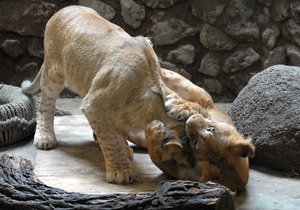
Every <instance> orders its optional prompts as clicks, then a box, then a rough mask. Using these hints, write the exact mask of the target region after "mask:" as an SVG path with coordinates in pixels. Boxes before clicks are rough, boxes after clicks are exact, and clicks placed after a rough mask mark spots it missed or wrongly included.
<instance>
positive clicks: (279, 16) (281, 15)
mask: <svg viewBox="0 0 300 210" xmlns="http://www.w3.org/2000/svg"><path fill="white" fill-rule="evenodd" d="M289 7H290V4H289V0H273V1H272V4H271V12H270V13H271V18H272V19H273V20H274V21H277V22H279V21H283V20H285V19H286V18H287V17H288V16H289Z"/></svg>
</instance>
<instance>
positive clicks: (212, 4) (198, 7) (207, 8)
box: [191, 0, 226, 25]
mask: <svg viewBox="0 0 300 210" xmlns="http://www.w3.org/2000/svg"><path fill="white" fill-rule="evenodd" d="M191 6H192V13H193V15H195V16H196V17H198V18H199V19H200V20H202V21H204V22H207V23H209V24H211V25H213V24H214V23H215V22H216V21H217V18H218V17H219V16H220V15H221V14H222V13H223V10H224V7H225V6H226V1H223V0H214V1H211V0H202V1H192V2H191Z"/></svg>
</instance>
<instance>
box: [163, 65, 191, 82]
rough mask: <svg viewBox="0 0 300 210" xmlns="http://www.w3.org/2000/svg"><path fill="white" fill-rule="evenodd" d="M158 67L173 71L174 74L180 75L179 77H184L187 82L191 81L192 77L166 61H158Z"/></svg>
mask: <svg viewBox="0 0 300 210" xmlns="http://www.w3.org/2000/svg"><path fill="white" fill-rule="evenodd" d="M160 66H161V67H162V68H165V69H168V70H172V71H175V72H176V73H178V74H180V75H181V76H184V77H185V78H187V79H188V80H191V79H192V75H191V74H190V73H188V72H187V71H186V70H184V69H182V68H178V67H177V66H176V65H175V64H173V63H170V62H167V61H160Z"/></svg>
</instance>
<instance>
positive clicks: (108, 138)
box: [81, 98, 137, 184]
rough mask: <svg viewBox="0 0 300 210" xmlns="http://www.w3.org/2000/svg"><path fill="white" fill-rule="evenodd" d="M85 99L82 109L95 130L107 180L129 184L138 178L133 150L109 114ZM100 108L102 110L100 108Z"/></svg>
mask: <svg viewBox="0 0 300 210" xmlns="http://www.w3.org/2000/svg"><path fill="white" fill-rule="evenodd" d="M87 101H88V99H86V98H85V99H84V102H83V104H82V106H81V110H82V111H83V112H84V114H85V115H86V117H87V119H88V121H89V123H90V126H91V127H92V129H93V132H94V133H95V135H96V136H97V140H98V142H99V145H100V148H101V150H102V153H103V156H104V159H105V165H106V181H107V182H109V183H116V184H128V183H132V182H134V181H135V180H136V179H137V175H136V173H135V170H134V168H133V166H132V163H131V159H132V150H130V149H129V148H128V145H127V143H126V141H125V138H124V136H122V135H121V134H120V133H119V132H118V130H117V129H116V128H115V126H114V123H113V121H112V120H110V117H109V115H107V114H105V112H102V111H101V108H100V107H99V106H97V107H96V108H95V107H92V104H93V103H89V102H87ZM99 109H100V110H99Z"/></svg>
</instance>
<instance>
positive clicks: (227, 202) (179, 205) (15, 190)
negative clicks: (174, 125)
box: [0, 154, 236, 210]
mask: <svg viewBox="0 0 300 210" xmlns="http://www.w3.org/2000/svg"><path fill="white" fill-rule="evenodd" d="M0 209H1V210H8V209H14V210H18V209H24V210H32V209H38V210H44V209H45V210H48V209H90V210H95V209H204V210H205V209H224V210H230V209H236V198H235V193H233V192H231V191H230V190H229V189H228V188H226V187H223V186H221V185H218V184H215V183H198V182H191V181H180V180H177V181H167V182H164V183H163V184H162V186H161V187H160V188H159V189H158V190H157V191H155V192H150V193H137V194H108V195H91V194H81V193H72V192H66V191H64V190H62V189H58V188H54V187H50V186H47V185H45V184H44V183H42V182H41V181H39V180H38V179H37V177H36V176H35V174H34V173H33V166H32V164H31V163H30V161H28V160H26V159H23V158H16V157H12V156H8V155H6V154H4V155H2V156H1V157H0Z"/></svg>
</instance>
